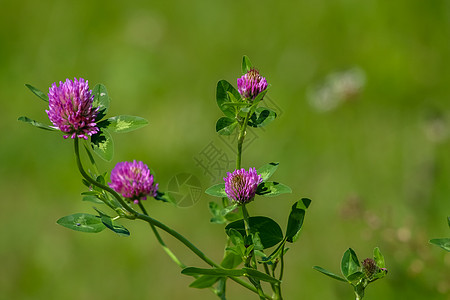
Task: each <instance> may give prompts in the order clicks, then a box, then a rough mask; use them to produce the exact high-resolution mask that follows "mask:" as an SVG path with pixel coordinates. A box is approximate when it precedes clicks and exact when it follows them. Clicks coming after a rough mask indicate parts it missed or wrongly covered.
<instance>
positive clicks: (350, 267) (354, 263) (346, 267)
mask: <svg viewBox="0 0 450 300" xmlns="http://www.w3.org/2000/svg"><path fill="white" fill-rule="evenodd" d="M360 270H361V266H360V264H359V260H358V256H357V255H356V253H355V251H353V249H352V248H348V250H347V251H345V253H344V255H343V256H342V260H341V272H342V275H344V277H345V278H347V280H349V276H350V275H352V274H353V273H356V272H358V271H360ZM349 281H350V280H349Z"/></svg>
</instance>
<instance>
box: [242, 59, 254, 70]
mask: <svg viewBox="0 0 450 300" xmlns="http://www.w3.org/2000/svg"><path fill="white" fill-rule="evenodd" d="M252 68H253V65H252V62H251V61H250V58H248V56H247V55H244V56H243V57H242V74H245V73H247V72H248V71H250V70H251V69H252Z"/></svg>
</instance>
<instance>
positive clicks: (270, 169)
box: [256, 162, 280, 181]
mask: <svg viewBox="0 0 450 300" xmlns="http://www.w3.org/2000/svg"><path fill="white" fill-rule="evenodd" d="M279 164H280V163H278V162H271V163H268V164H266V165H264V166H262V167H261V168H259V169H258V170H257V171H256V173H258V175H259V176H261V179H262V181H266V180H267V179H269V178H270V176H272V175H273V173H275V171H276V170H277V168H278V165H279Z"/></svg>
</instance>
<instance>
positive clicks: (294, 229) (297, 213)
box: [286, 202, 305, 243]
mask: <svg viewBox="0 0 450 300" xmlns="http://www.w3.org/2000/svg"><path fill="white" fill-rule="evenodd" d="M297 204H298V202H295V203H294V205H292V209H291V212H290V214H289V219H288V225H287V229H286V240H287V241H288V242H290V243H293V242H295V241H296V240H297V239H298V235H299V233H300V230H301V229H302V226H303V220H304V219H305V210H304V209H300V208H298V207H297Z"/></svg>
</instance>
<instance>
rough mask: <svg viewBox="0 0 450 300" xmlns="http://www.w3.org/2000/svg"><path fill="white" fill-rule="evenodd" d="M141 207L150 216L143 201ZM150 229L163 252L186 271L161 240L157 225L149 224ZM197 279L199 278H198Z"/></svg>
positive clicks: (183, 265)
mask: <svg viewBox="0 0 450 300" xmlns="http://www.w3.org/2000/svg"><path fill="white" fill-rule="evenodd" d="M138 205H139V207H140V209H141V210H142V213H143V214H144V215H147V216H148V213H147V211H146V210H145V207H144V205H143V204H142V202H141V201H139V204H138ZM149 225H150V227H151V228H152V230H153V233H154V234H155V237H156V239H157V240H158V243H159V244H160V245H161V247H162V248H163V250H164V251H165V252H166V253H167V255H168V256H169V257H170V258H171V259H172V260H173V262H174V263H176V264H177V265H178V266H179V267H180V268H182V269H184V268H186V265H185V264H183V263H182V262H181V261H180V260H179V259H178V257H176V255H175V254H174V253H173V252H172V251H171V250H170V249H169V247H167V245H166V243H164V241H163V239H162V238H161V236H160V235H159V232H158V230H157V229H156V227H155V225H153V224H152V223H149ZM196 278H197V277H196Z"/></svg>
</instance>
